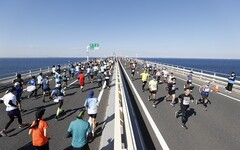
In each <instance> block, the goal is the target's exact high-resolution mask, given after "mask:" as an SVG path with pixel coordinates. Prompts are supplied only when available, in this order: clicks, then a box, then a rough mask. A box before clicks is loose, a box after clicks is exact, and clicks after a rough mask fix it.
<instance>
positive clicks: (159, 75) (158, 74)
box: [156, 69, 162, 84]
mask: <svg viewBox="0 0 240 150" xmlns="http://www.w3.org/2000/svg"><path fill="white" fill-rule="evenodd" d="M156 76H157V81H158V84H160V83H162V82H161V70H160V69H158V71H157V72H156Z"/></svg>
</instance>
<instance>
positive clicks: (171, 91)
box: [164, 78, 178, 107]
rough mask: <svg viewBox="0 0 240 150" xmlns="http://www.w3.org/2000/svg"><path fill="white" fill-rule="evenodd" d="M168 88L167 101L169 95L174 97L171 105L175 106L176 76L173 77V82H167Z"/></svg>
mask: <svg viewBox="0 0 240 150" xmlns="http://www.w3.org/2000/svg"><path fill="white" fill-rule="evenodd" d="M167 89H168V95H167V96H166V97H165V98H164V100H165V101H167V100H168V98H169V97H172V100H171V103H170V105H171V106H172V107H174V106H175V98H176V90H177V89H178V88H176V78H172V79H171V82H169V83H168V84H167Z"/></svg>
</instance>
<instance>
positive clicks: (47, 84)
mask: <svg viewBox="0 0 240 150" xmlns="http://www.w3.org/2000/svg"><path fill="white" fill-rule="evenodd" d="M42 84H43V89H48V88H49V81H47V80H46V79H44V80H43V82H42Z"/></svg>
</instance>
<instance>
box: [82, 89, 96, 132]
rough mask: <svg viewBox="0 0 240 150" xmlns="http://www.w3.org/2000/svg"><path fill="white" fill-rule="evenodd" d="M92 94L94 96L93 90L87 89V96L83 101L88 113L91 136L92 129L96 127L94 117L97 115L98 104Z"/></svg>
mask: <svg viewBox="0 0 240 150" xmlns="http://www.w3.org/2000/svg"><path fill="white" fill-rule="evenodd" d="M93 96H94V92H93V90H91V91H89V98H87V99H86V101H85V103H84V107H85V108H87V110H88V115H89V117H90V120H91V124H90V125H91V127H92V136H94V131H95V127H96V117H97V111H98V104H99V101H98V99H97V98H95V97H93Z"/></svg>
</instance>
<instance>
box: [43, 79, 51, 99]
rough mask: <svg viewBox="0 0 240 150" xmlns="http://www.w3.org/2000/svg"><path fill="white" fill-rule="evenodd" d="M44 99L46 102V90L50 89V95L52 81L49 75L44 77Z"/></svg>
mask: <svg viewBox="0 0 240 150" xmlns="http://www.w3.org/2000/svg"><path fill="white" fill-rule="evenodd" d="M42 84H43V99H42V101H43V102H45V96H46V92H47V91H48V94H49V97H50V81H49V77H48V76H46V78H45V79H43V82H42Z"/></svg>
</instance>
